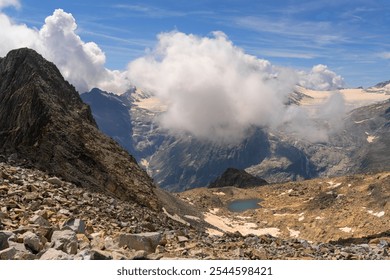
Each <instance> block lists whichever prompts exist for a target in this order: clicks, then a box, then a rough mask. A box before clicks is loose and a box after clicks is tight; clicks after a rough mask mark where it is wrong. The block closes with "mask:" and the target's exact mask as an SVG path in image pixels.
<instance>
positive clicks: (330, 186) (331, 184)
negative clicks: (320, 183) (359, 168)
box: [328, 181, 341, 189]
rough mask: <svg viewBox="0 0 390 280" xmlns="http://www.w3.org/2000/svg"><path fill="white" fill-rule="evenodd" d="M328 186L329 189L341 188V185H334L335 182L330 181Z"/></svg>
mask: <svg viewBox="0 0 390 280" xmlns="http://www.w3.org/2000/svg"><path fill="white" fill-rule="evenodd" d="M328 184H329V187H328V189H335V188H337V187H339V186H341V183H334V182H333V181H329V182H328Z"/></svg>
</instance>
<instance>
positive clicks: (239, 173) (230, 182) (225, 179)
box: [209, 168, 268, 188]
mask: <svg viewBox="0 0 390 280" xmlns="http://www.w3.org/2000/svg"><path fill="white" fill-rule="evenodd" d="M267 184H268V183H267V181H266V180H264V179H261V178H258V177H255V176H253V175H251V174H249V173H248V172H246V171H245V170H239V169H235V168H228V169H226V171H225V172H224V173H223V174H222V175H221V176H220V177H218V178H217V179H216V180H215V181H214V182H212V183H211V184H210V185H209V188H222V187H226V186H233V187H238V188H250V187H256V186H262V185H267Z"/></svg>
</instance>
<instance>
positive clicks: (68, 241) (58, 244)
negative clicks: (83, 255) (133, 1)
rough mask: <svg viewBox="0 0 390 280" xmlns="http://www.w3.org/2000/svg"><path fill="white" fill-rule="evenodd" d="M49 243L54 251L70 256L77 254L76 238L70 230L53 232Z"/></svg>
mask: <svg viewBox="0 0 390 280" xmlns="http://www.w3.org/2000/svg"><path fill="white" fill-rule="evenodd" d="M51 241H52V242H53V243H54V249H56V250H62V251H63V252H65V253H67V254H70V255H75V254H77V247H78V243H77V237H76V233H75V232H74V231H72V230H69V229H66V230H61V231H59V230H57V231H54V232H53V235H52V237H51Z"/></svg>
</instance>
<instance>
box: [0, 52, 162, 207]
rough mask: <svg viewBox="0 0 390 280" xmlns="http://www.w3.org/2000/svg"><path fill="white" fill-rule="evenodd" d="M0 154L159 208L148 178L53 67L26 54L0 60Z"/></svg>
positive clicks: (76, 181)
mask: <svg viewBox="0 0 390 280" xmlns="http://www.w3.org/2000/svg"><path fill="white" fill-rule="evenodd" d="M0 154H3V155H5V156H7V157H9V156H10V155H13V157H15V155H17V157H18V158H19V159H22V160H28V161H29V163H30V164H31V165H33V166H34V167H36V168H38V169H41V170H44V171H47V172H48V173H50V174H53V175H55V176H58V177H61V178H63V179H64V180H66V181H70V182H73V183H75V184H77V185H81V186H84V187H92V188H93V189H99V190H103V191H107V192H109V193H111V194H114V195H116V196H117V197H120V198H122V199H125V200H133V201H135V202H137V203H139V204H141V205H145V206H149V207H152V208H154V209H157V208H158V202H157V198H156V196H155V195H154V194H153V189H154V185H153V182H152V180H151V179H150V178H149V176H147V174H146V173H145V172H144V171H143V170H141V169H140V168H139V166H138V165H137V163H136V161H135V159H134V158H133V157H132V156H131V155H129V154H128V153H127V152H126V151H125V150H123V149H122V148H121V147H120V146H119V145H118V144H117V143H116V142H115V141H113V140H112V139H110V138H108V137H107V136H105V135H103V133H101V132H100V131H99V130H98V128H97V126H96V123H95V121H94V119H93V117H92V115H91V112H90V109H89V106H88V105H86V104H84V103H83V102H82V100H81V98H80V96H79V94H78V93H77V92H76V90H75V88H74V87H73V86H72V85H70V84H69V83H68V82H67V81H65V80H64V78H63V77H62V76H61V74H60V72H59V70H58V69H57V67H56V66H55V65H54V64H53V63H51V62H48V61H47V60H45V59H44V58H43V57H42V56H41V55H39V54H38V53H36V52H35V51H33V50H30V49H27V48H24V49H18V50H14V51H11V52H9V53H8V55H7V56H6V57H5V58H2V59H0Z"/></svg>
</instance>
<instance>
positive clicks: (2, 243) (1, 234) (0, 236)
mask: <svg viewBox="0 0 390 280" xmlns="http://www.w3.org/2000/svg"><path fill="white" fill-rule="evenodd" d="M12 235H13V233H12V232H10V231H0V250H4V249H7V248H8V247H9V244H8V239H9V238H10V237H11V236H12Z"/></svg>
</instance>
